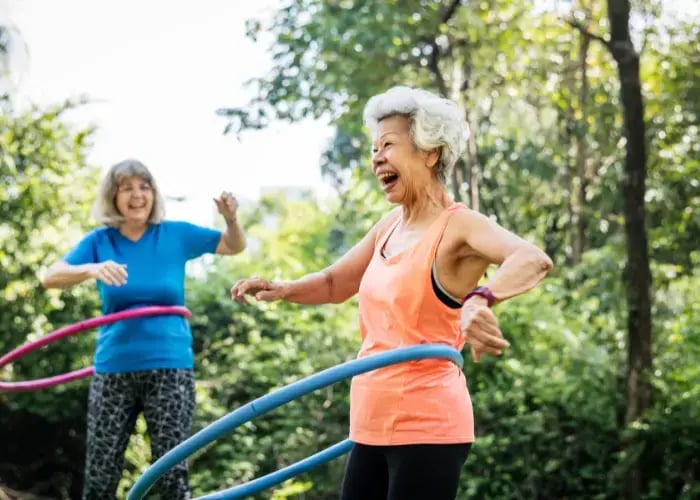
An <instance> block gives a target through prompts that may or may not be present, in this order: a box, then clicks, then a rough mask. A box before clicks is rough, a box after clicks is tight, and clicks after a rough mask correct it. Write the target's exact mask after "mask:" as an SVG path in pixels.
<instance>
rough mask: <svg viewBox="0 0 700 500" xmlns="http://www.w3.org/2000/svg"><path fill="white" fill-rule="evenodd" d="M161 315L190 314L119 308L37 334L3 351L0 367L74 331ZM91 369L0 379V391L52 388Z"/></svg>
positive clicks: (173, 309)
mask: <svg viewBox="0 0 700 500" xmlns="http://www.w3.org/2000/svg"><path fill="white" fill-rule="evenodd" d="M163 314H176V315H180V316H184V317H185V318H187V319H189V318H191V317H192V313H191V312H190V311H189V309H187V308H186V307H182V306H147V307H139V308H137V309H127V310H126V311H120V312H117V313H112V314H105V315H104V316H98V317H96V318H91V319H86V320H83V321H79V322H78V323H74V324H72V325H68V326H65V327H63V328H59V329H58V330H55V331H53V332H51V333H49V334H48V335H46V336H44V337H41V338H40V339H38V340H35V341H34V342H28V343H26V344H24V345H22V346H20V347H18V348H16V349H14V350H12V351H10V352H8V353H7V354H5V355H4V356H3V357H1V358H0V368H3V367H4V366H6V365H8V364H10V363H12V362H13V361H15V360H17V359H19V358H21V357H22V356H25V355H27V354H29V353H30V352H33V351H36V350H37V349H40V348H42V347H44V346H45V345H47V344H52V343H53V342H56V341H58V340H61V339H64V338H66V337H70V336H72V335H76V334H78V333H82V332H85V331H87V330H92V329H93V328H97V327H99V326H103V325H109V324H112V323H116V322H117V321H124V320H127V319H134V318H141V317H143V316H159V315H163ZM94 372H95V368H94V367H92V366H89V367H87V368H82V369H80V370H74V371H72V372H68V373H64V374H62V375H56V376H54V377H47V378H42V379H37V380H28V381H23V382H2V381H0V391H7V392H16V391H35V390H39V389H46V388H48V387H53V386H56V385H59V384H65V383H67V382H71V381H73V380H79V379H81V378H85V377H89V376H91V375H92V374H93V373H94Z"/></svg>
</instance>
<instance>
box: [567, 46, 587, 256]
mask: <svg viewBox="0 0 700 500" xmlns="http://www.w3.org/2000/svg"><path fill="white" fill-rule="evenodd" d="M590 43H591V40H590V38H589V37H587V36H585V35H583V34H582V35H581V45H580V48H579V65H580V66H579V67H580V75H581V82H580V83H581V86H580V93H579V99H578V100H579V102H578V107H579V116H578V119H576V118H577V117H576V116H574V120H573V122H574V138H575V141H576V142H575V144H576V170H575V173H574V176H573V177H574V179H575V181H574V182H573V183H572V188H573V189H572V192H571V196H572V198H573V203H572V207H571V208H572V211H571V212H572V213H571V215H572V219H573V220H572V227H571V236H572V245H571V263H572V264H573V265H578V264H580V263H581V257H582V255H583V252H584V251H585V250H586V222H587V220H586V215H585V213H586V196H587V192H588V174H587V171H586V162H587V161H588V157H587V154H588V152H587V148H586V139H587V132H586V130H587V120H588V114H587V103H588V71H587V70H588V48H589V46H590Z"/></svg>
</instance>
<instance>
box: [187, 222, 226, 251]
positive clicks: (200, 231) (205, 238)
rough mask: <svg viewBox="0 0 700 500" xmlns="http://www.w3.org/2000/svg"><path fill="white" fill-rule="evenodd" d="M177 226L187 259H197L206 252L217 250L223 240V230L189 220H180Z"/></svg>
mask: <svg viewBox="0 0 700 500" xmlns="http://www.w3.org/2000/svg"><path fill="white" fill-rule="evenodd" d="M177 226H178V231H179V233H180V240H181V241H182V245H183V246H184V247H185V255H186V257H187V260H190V259H196V258H197V257H200V256H201V255H204V254H205V253H214V252H216V247H217V246H218V244H219V241H220V240H221V231H219V230H217V229H210V228H208V227H202V226H197V225H196V224H191V223H189V222H178V223H177Z"/></svg>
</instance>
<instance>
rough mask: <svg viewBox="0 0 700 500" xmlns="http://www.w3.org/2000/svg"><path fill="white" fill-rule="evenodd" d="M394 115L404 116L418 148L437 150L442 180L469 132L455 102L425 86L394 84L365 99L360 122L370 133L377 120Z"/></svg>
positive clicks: (442, 180)
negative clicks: (365, 102)
mask: <svg viewBox="0 0 700 500" xmlns="http://www.w3.org/2000/svg"><path fill="white" fill-rule="evenodd" d="M396 115H403V116H406V117H408V120H409V124H410V133H411V138H412V139H413V142H414V144H415V145H416V147H417V148H418V149H420V150H422V151H432V150H434V149H439V150H440V158H439V160H438V164H437V168H436V173H437V176H438V179H440V181H441V182H442V183H446V182H447V178H448V176H449V174H450V172H451V171H452V168H453V167H454V166H455V163H457V159H458V158H459V157H460V156H461V155H462V153H463V152H464V148H465V142H466V139H467V137H468V134H469V126H468V125H467V123H466V121H465V120H464V118H463V114H462V112H460V109H459V108H458V107H457V104H456V103H454V102H453V101H451V100H449V99H445V98H443V97H440V96H438V95H435V94H433V93H431V92H428V91H426V90H421V89H414V88H410V87H403V86H396V87H392V88H390V89H389V90H387V91H386V92H384V93H383V94H378V95H375V96H373V97H372V98H370V100H369V101H367V104H366V105H365V110H364V122H365V125H366V126H367V128H369V130H370V132H371V133H372V134H374V133H375V132H376V130H377V127H378V125H379V122H380V121H382V120H383V119H385V118H389V117H391V116H396Z"/></svg>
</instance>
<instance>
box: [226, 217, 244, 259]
mask: <svg viewBox="0 0 700 500" xmlns="http://www.w3.org/2000/svg"><path fill="white" fill-rule="evenodd" d="M224 240H225V241H226V246H227V247H229V249H230V250H231V252H232V253H234V254H236V253H240V252H242V251H243V250H245V247H246V239H245V233H244V232H243V228H242V227H241V225H240V224H239V223H238V219H232V220H227V221H226V230H225V231H224Z"/></svg>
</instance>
